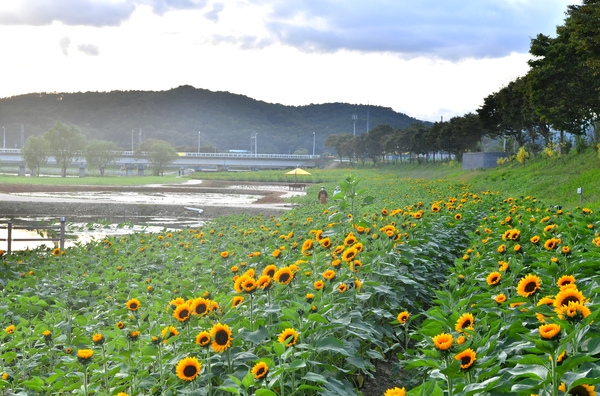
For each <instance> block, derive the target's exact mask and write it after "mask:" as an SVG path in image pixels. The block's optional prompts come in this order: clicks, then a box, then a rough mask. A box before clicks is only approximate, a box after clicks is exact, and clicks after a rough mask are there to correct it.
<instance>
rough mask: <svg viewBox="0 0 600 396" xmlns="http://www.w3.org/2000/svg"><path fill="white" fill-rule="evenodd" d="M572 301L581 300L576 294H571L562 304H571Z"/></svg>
mask: <svg viewBox="0 0 600 396" xmlns="http://www.w3.org/2000/svg"><path fill="white" fill-rule="evenodd" d="M570 302H579V299H578V298H577V297H575V296H569V297H567V298H565V299H564V300H563V302H562V304H561V305H569V303H570Z"/></svg>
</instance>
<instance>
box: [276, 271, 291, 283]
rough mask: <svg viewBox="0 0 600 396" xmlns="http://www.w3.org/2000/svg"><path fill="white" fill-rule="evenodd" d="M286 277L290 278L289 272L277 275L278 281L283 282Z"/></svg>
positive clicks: (285, 280) (286, 279)
mask: <svg viewBox="0 0 600 396" xmlns="http://www.w3.org/2000/svg"><path fill="white" fill-rule="evenodd" d="M288 279H290V274H285V273H284V274H281V276H279V282H282V283H285V282H287V281H288Z"/></svg>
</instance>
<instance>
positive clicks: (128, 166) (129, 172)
mask: <svg viewBox="0 0 600 396" xmlns="http://www.w3.org/2000/svg"><path fill="white" fill-rule="evenodd" d="M132 173H133V164H126V165H125V176H132Z"/></svg>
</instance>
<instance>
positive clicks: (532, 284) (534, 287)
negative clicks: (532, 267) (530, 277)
mask: <svg viewBox="0 0 600 396" xmlns="http://www.w3.org/2000/svg"><path fill="white" fill-rule="evenodd" d="M524 290H525V291H526V292H527V293H532V292H534V291H536V290H537V283H535V282H529V283H528V284H526V285H525V288H524Z"/></svg>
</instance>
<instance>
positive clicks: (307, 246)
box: [302, 239, 313, 255]
mask: <svg viewBox="0 0 600 396" xmlns="http://www.w3.org/2000/svg"><path fill="white" fill-rule="evenodd" d="M312 247H313V240H312V239H307V240H305V241H304V243H303V244H302V254H305V255H308V254H310V250H311V249H312Z"/></svg>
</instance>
